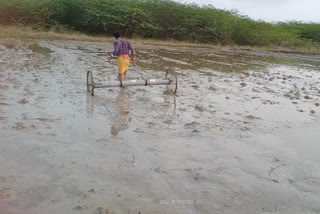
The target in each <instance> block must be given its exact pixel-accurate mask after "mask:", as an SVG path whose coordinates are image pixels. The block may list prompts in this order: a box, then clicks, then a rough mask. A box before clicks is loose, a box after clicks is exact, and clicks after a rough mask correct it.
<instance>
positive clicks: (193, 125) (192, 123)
mask: <svg viewBox="0 0 320 214" xmlns="http://www.w3.org/2000/svg"><path fill="white" fill-rule="evenodd" d="M199 125H200V123H198V122H196V121H193V122H191V123H186V124H185V125H184V127H185V128H196V127H197V126H199Z"/></svg>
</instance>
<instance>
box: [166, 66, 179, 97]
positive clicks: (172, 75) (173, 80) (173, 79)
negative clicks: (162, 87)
mask: <svg viewBox="0 0 320 214" xmlns="http://www.w3.org/2000/svg"><path fill="white" fill-rule="evenodd" d="M166 79H169V80H170V84H169V85H168V86H167V89H168V90H170V91H172V92H173V94H176V93H177V90H178V76H177V73H176V72H175V71H174V69H173V68H169V69H168V70H167V71H166Z"/></svg>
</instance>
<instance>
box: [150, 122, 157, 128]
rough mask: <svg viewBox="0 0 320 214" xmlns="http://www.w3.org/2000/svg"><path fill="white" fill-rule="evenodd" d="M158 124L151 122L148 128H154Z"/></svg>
mask: <svg viewBox="0 0 320 214" xmlns="http://www.w3.org/2000/svg"><path fill="white" fill-rule="evenodd" d="M155 125H156V124H155V123H154V122H149V123H148V128H153V127H154V126H155Z"/></svg>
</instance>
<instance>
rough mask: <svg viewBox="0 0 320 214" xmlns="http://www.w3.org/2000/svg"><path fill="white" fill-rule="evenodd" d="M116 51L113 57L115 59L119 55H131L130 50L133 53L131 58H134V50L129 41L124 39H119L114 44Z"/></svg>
mask: <svg viewBox="0 0 320 214" xmlns="http://www.w3.org/2000/svg"><path fill="white" fill-rule="evenodd" d="M113 47H114V51H113V53H112V57H113V58H115V57H116V56H119V55H129V50H130V51H131V56H133V57H134V50H133V48H132V46H131V44H130V42H129V41H127V40H124V39H121V38H119V39H117V40H115V41H114V42H113Z"/></svg>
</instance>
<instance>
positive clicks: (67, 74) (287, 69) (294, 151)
mask: <svg viewBox="0 0 320 214" xmlns="http://www.w3.org/2000/svg"><path fill="white" fill-rule="evenodd" d="M1 44H2V45H1ZM135 49H136V52H137V62H136V63H132V64H131V67H130V70H129V79H142V78H163V77H164V71H165V69H166V67H169V66H170V67H173V68H174V69H175V70H176V72H177V73H178V78H179V89H178V93H177V95H176V96H173V95H171V94H170V93H168V91H167V88H166V86H153V87H128V88H126V89H120V88H112V89H96V91H95V95H96V96H94V97H92V96H91V95H89V94H88V93H87V91H86V85H85V82H86V72H87V71H88V70H91V71H92V72H93V74H94V79H95V81H96V82H97V81H102V80H108V79H110V80H115V79H116V62H115V61H113V62H107V60H106V57H107V56H108V53H110V52H111V51H112V44H111V43H110V44H106V43H93V42H90V43H89V42H75V41H41V40H39V41H35V40H33V41H23V42H22V41H15V42H8V41H5V40H0V53H1V54H0V137H1V138H0V163H1V164H0V213H1V214H21V213H23V214H44V213H45V214H61V213H68V214H81V213H86V214H87V213H88V214H106V213H109V214H111V213H112V214H118V213H120V214H122V213H123V214H127V213H130V214H135V213H136V214H138V213H140V214H143V213H181V214H186V213H210V214H211V213H214V214H215V213H217V214H220V213H221V214H222V213H223V214H229V213H230V214H232V213H241V214H251V213H281V214H293V213H309V214H312V213H314V214H316V213H320V164H319V163H320V153H319V151H320V144H319V142H320V132H319V130H320V120H319V116H320V107H319V103H320V59H319V58H317V57H305V56H304V57H303V56H296V55H295V56H290V55H278V54H270V53H262V52H250V51H239V50H232V49H223V48H222V49H215V48H211V49H209V48H178V47H164V46H159V47H157V46H151V45H138V46H137V45H135Z"/></svg>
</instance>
